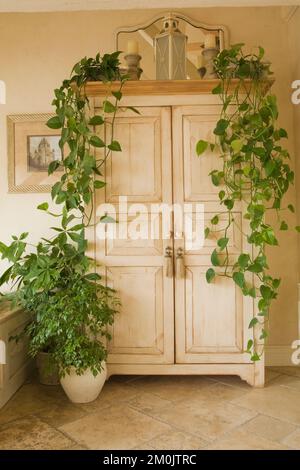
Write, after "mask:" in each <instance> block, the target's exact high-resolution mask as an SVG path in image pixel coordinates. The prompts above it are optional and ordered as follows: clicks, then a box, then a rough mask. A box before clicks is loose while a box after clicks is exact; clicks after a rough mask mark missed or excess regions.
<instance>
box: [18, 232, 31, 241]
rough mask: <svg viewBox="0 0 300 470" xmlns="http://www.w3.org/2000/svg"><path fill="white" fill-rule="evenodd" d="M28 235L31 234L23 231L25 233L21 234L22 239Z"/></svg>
mask: <svg viewBox="0 0 300 470" xmlns="http://www.w3.org/2000/svg"><path fill="white" fill-rule="evenodd" d="M28 235H29V233H28V232H23V233H22V234H21V236H20V240H25V238H27V237H28Z"/></svg>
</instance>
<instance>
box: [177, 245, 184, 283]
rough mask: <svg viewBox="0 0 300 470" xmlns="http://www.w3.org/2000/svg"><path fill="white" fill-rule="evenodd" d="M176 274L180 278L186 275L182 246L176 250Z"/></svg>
mask: <svg viewBox="0 0 300 470" xmlns="http://www.w3.org/2000/svg"><path fill="white" fill-rule="evenodd" d="M176 275H177V277H178V278H184V276H185V267H184V250H183V248H181V247H180V248H178V249H177V252H176Z"/></svg>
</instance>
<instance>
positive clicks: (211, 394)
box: [180, 383, 246, 407]
mask: <svg viewBox="0 0 300 470" xmlns="http://www.w3.org/2000/svg"><path fill="white" fill-rule="evenodd" d="M245 393H246V391H245V390H244V389H241V388H238V387H233V386H231V385H226V384H223V383H215V384H213V385H210V386H208V387H205V388H203V390H200V391H195V390H194V391H188V393H187V396H186V397H185V398H184V399H183V400H181V401H180V403H182V404H185V405H186V406H199V407H206V406H207V404H210V406H213V405H214V404H216V405H217V404H218V403H220V401H231V400H234V399H235V398H238V397H241V396H243V395H244V394H245Z"/></svg>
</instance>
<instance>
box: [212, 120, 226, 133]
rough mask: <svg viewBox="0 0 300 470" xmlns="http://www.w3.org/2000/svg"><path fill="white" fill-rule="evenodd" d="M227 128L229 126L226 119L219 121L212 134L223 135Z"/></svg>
mask: <svg viewBox="0 0 300 470" xmlns="http://www.w3.org/2000/svg"><path fill="white" fill-rule="evenodd" d="M228 126H229V121H228V120H227V119H220V120H219V121H218V122H217V125H216V127H215V129H214V134H216V135H223V134H225V131H226V129H227V127H228Z"/></svg>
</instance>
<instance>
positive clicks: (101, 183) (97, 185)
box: [94, 180, 106, 189]
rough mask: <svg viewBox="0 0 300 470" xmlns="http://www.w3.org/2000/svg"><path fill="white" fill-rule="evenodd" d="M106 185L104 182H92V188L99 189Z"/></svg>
mask: <svg viewBox="0 0 300 470" xmlns="http://www.w3.org/2000/svg"><path fill="white" fill-rule="evenodd" d="M105 185H106V183H105V181H100V180H96V181H94V188H95V189H101V188H103V187H104V186H105Z"/></svg>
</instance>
